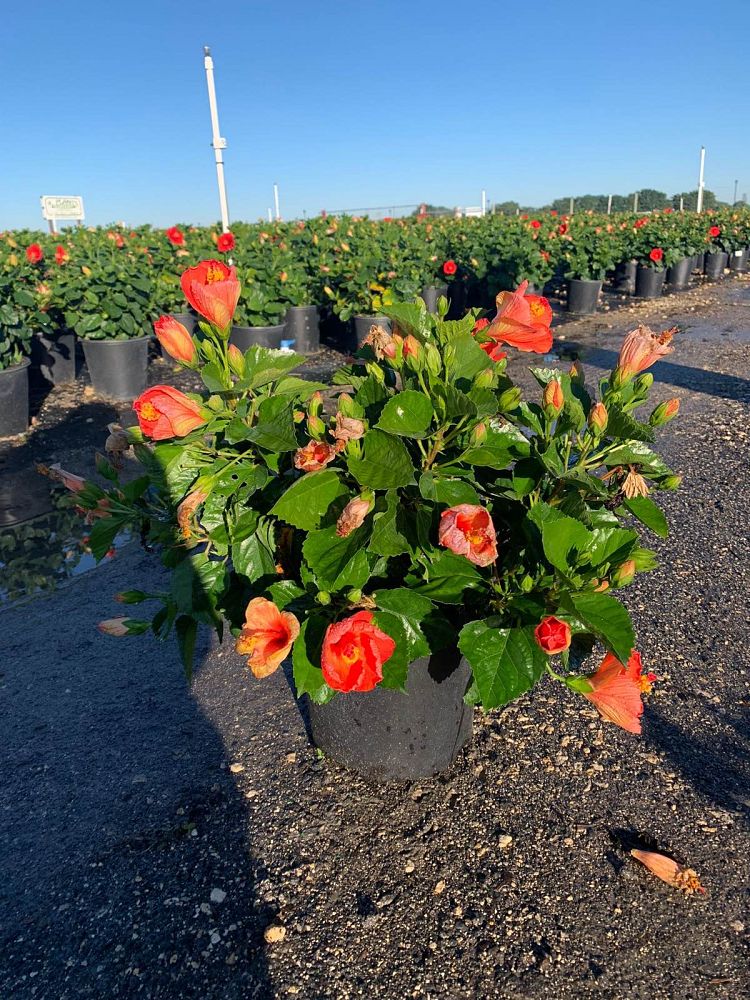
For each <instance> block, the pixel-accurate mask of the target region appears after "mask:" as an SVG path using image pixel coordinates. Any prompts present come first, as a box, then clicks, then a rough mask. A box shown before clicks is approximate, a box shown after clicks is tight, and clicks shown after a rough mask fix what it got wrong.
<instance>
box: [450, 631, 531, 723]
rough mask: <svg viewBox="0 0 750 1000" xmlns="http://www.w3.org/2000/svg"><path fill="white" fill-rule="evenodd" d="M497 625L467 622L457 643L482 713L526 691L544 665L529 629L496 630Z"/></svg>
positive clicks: (504, 703)
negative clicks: (468, 665) (474, 686)
mask: <svg viewBox="0 0 750 1000" xmlns="http://www.w3.org/2000/svg"><path fill="white" fill-rule="evenodd" d="M498 621H499V619H494V618H488V619H486V620H485V621H476V622H469V624H468V625H465V626H464V627H463V629H462V630H461V634H460V636H459V639H458V646H459V649H460V650H461V652H462V653H463V654H464V656H465V657H466V659H467V660H468V661H469V664H470V665H471V669H472V673H473V674H474V683H475V684H476V687H477V691H478V693H479V697H480V699H481V702H482V705H483V706H484V708H486V709H489V708H496V707H497V706H498V705H506V704H507V703H508V702H509V701H512V700H513V699H514V698H517V697H518V696H519V695H521V694H523V693H524V691H528V690H529V689H530V688H531V687H533V685H534V684H535V683H536V682H537V681H538V680H539V678H540V677H541V675H542V673H543V672H544V669H545V666H546V663H547V657H546V655H545V654H544V653H543V652H542V650H541V649H540V648H539V646H538V645H537V643H536V641H535V640H534V633H533V630H532V629H531V628H523V629H522V628H512V629H508V628H498V627H497V623H498Z"/></svg>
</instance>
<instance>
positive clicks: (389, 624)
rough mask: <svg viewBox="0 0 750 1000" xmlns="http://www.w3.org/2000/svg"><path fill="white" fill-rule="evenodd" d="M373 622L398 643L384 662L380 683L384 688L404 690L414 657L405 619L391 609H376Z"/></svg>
mask: <svg viewBox="0 0 750 1000" xmlns="http://www.w3.org/2000/svg"><path fill="white" fill-rule="evenodd" d="M373 622H374V624H375V625H377V627H378V628H380V629H382V630H383V632H385V634H386V635H389V636H390V637H391V639H393V641H394V642H395V643H396V647H395V649H394V650H393V653H392V654H391V656H390V657H389V658H388V659H387V660H386V662H385V663H384V664H383V680H382V681H381V682H380V684H381V686H382V687H384V688H392V689H394V690H396V691H403V690H404V689H405V688H406V678H407V676H408V674H409V664H410V663H411V661H412V659H414V657H412V656H410V655H409V644H408V642H407V639H406V634H405V631H404V620H403V618H399V616H398V615H394V614H391V613H390V612H389V611H376V612H375V614H374V616H373Z"/></svg>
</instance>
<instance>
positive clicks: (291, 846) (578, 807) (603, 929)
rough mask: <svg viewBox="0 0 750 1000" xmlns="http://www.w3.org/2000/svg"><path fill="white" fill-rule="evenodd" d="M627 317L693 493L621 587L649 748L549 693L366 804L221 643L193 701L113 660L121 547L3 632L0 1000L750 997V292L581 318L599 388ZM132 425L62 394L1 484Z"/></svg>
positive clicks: (132, 558)
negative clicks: (110, 427)
mask: <svg viewBox="0 0 750 1000" xmlns="http://www.w3.org/2000/svg"><path fill="white" fill-rule="evenodd" d="M634 319H637V320H641V319H648V320H652V321H653V322H654V324H655V325H658V324H663V325H664V326H666V325H672V324H673V323H679V324H680V327H681V330H682V331H683V332H681V334H680V336H679V337H678V339H677V342H676V343H677V346H676V350H675V353H674V354H673V355H672V356H671V358H670V360H669V362H662V363H660V364H659V365H657V366H656V367H655V368H654V374H655V376H656V379H657V384H656V386H655V394H656V396H657V398H659V399H661V398H668V397H670V396H673V395H677V396H679V397H680V399H681V401H682V412H681V416H680V420H679V421H678V422H677V423H675V424H671V425H669V427H668V428H666V429H665V432H664V434H663V437H662V448H663V451H664V452H665V454H666V457H667V459H668V460H669V461H670V463H671V464H672V465H673V466H674V467H675V468H676V469H678V470H680V471H682V472H684V474H685V486H684V489H683V490H682V492H680V493H677V494H669V495H666V496H664V507H665V509H666V510H667V513H668V515H669V516H670V518H671V521H672V523H673V525H674V526H675V530H674V533H673V535H672V537H671V538H670V539H668V540H666V541H660V540H655V541H654V547H655V548H657V549H658V550H659V553H660V557H661V562H662V568H661V569H660V570H657V571H656V572H655V573H653V574H650V575H644V576H641V577H639V579H638V582H637V585H635V586H634V587H631V588H629V590H628V591H627V595H628V603H629V605H630V608H631V610H632V612H633V616H634V620H635V624H636V628H637V632H638V635H639V646H640V648H641V650H642V651H643V653H644V659H645V661H646V663H647V664H648V666H649V668H651V669H654V670H655V671H656V672H657V673H658V674H659V676H660V683H659V684H658V685H657V687H656V689H655V693H654V694H653V695H652V696H651V698H650V700H649V705H648V707H647V711H646V717H645V718H646V722H645V726H644V734H643V737H642V738H641V739H638V738H634V737H631V736H629V735H628V734H626V733H624V732H621V731H620V730H618V729H615V728H614V727H612V726H609V725H604V724H602V723H601V722H600V721H599V720H598V718H597V716H596V713H595V712H594V711H593V710H589V709H588V707H586V708H582V705H581V702H580V701H575V700H574V698H573V696H572V695H569V696H568V695H566V694H565V693H564V692H559V691H558V690H557V689H555V690H553V688H552V686H551V684H549V683H546V682H542V683H541V684H540V685H539V686H538V687H537V688H536V690H535V691H534V692H533V693H532V694H531V695H529V696H527V697H524V698H523V699H521V700H520V701H518V702H515V703H514V704H513V705H511V706H509V707H508V708H507V709H505V710H504V711H500V712H494V713H491V714H490V715H488V716H484V717H483V716H482V715H481V714H479V713H478V714H477V716H476V725H475V736H474V739H473V740H472V742H471V743H470V744H469V745H468V746H467V748H465V750H464V751H462V753H461V755H460V757H459V759H458V760H457V762H456V763H455V765H454V766H453V768H452V769H451V770H450V771H449V772H448V773H446V774H444V775H441V776H440V777H438V778H435V779H429V780H425V781H422V782H420V783H419V784H418V785H412V786H400V785H388V786H371V785H367V784H365V783H364V782H363V781H361V780H359V779H358V778H357V777H356V776H355V775H352V774H351V773H349V772H347V771H345V770H343V769H341V768H339V767H337V766H336V765H334V764H332V763H330V762H328V761H325V760H322V759H319V756H318V755H317V754H316V752H315V750H314V749H313V748H312V747H311V746H310V744H309V742H308V740H307V737H306V733H305V727H304V724H303V721H302V718H301V716H300V713H299V711H298V709H297V706H296V705H295V702H294V699H293V697H292V694H291V691H290V688H289V686H288V683H287V680H286V678H285V676H284V675H283V674H282V672H279V673H277V674H276V675H274V676H273V677H272V678H270V679H268V680H266V681H264V682H258V681H255V680H254V679H253V678H252V676H251V675H250V674H249V672H248V671H247V670H246V669H245V668H244V667H243V665H242V662H241V660H240V659H238V658H237V657H236V655H235V654H234V653H233V652H232V651H231V650H230V649H229V648H228V647H227V648H225V649H224V650H221V649H219V648H216V647H209V645H208V640H206V641H205V645H204V647H203V649H202V653H201V658H202V666H201V668H200V670H199V671H198V675H197V678H196V680H195V682H194V685H193V688H192V690H191V691H188V690H187V689H186V687H185V685H184V682H183V680H182V674H181V670H180V667H179V665H178V662H177V657H176V655H175V652H174V650H173V649H172V648H171V646H167V647H164V648H160V647H157V646H156V645H155V644H154V643H153V642H150V641H149V640H148V638H147V637H144V638H135V639H129V640H122V641H117V640H110V639H105V638H103V637H101V636H99V635H98V634H97V633H96V632H95V630H94V626H95V623H96V622H97V621H98V620H99V619H101V618H103V617H108V616H110V615H112V614H113V613H116V607H117V606H116V605H114V604H113V603H112V601H111V596H110V595H111V594H112V593H114V592H115V591H116V590H118V589H121V588H122V587H124V586H125V585H130V586H143V585H147V586H154V578H155V576H158V573H159V570H158V569H157V568H156V567H155V565H154V563H153V561H152V560H151V559H150V558H149V557H147V556H146V555H145V554H143V553H142V552H141V551H140V550H139V549H138V548H137V547H135V546H129V547H126V548H125V549H124V550H123V551H122V553H121V554H120V555H119V556H118V557H117V559H115V560H114V561H113V562H111V563H108V564H107V565H104V566H102V567H101V568H100V569H98V570H96V571H94V572H92V573H89V574H87V575H86V576H83V577H81V578H80V579H78V580H76V581H75V582H73V583H71V584H70V585H68V586H66V587H64V588H62V589H60V590H59V591H57V592H56V593H54V594H51V595H47V596H42V597H38V598H36V599H34V600H30V601H27V602H25V603H23V604H21V605H18V606H15V607H11V608H8V609H6V610H5V611H3V612H1V613H0V635H1V636H2V638H1V639H0V645H1V647H2V668H1V669H2V677H1V678H0V685H1V690H2V700H1V701H0V705H1V706H2V709H1V710H2V722H1V723H0V725H1V726H2V729H1V730H0V732H1V735H2V738H1V739H0V745H1V746H2V754H3V758H4V760H3V767H2V771H1V772H0V773H1V774H2V778H0V806H1V808H2V816H3V822H2V824H1V825H0V857H1V858H2V862H3V870H4V877H3V879H2V882H1V883H0V997H3V998H6V997H7V998H9V1000H10V998H13V1000H27V998H38V1000H68V998H78V997H97V998H98V997H145V998H151V997H153V998H183V997H185V998H193V997H195V998H199V997H200V998H206V1000H209V998H211V1000H213V998H221V1000H224V998H226V1000H233V998H242V1000H246V998H252V997H257V998H261V1000H263V998H276V997H281V998H283V997H292V996H298V997H300V998H304V1000H318V998H321V1000H323V998H326V1000H328V998H330V1000H344V998H349V997H368V998H377V1000H380V998H382V1000H400V998H402V997H425V998H438V997H439V998H446V1000H462V998H467V1000H468V998H477V997H478V998H522V997H523V998H545V1000H547V998H549V1000H558V998H559V1000H566V998H570V1000H586V998H589V997H591V998H606V1000H630V998H644V1000H645V998H655V1000H659V998H696V1000H698V998H701V1000H702V998H706V997H708V998H714V997H716V998H731V1000H735V998H738V997H741V996H746V995H748V992H749V991H750V973H749V972H748V969H749V967H750V963H749V962H748V958H749V953H750V948H748V932H749V931H750V914H749V913H748V909H747V890H748V885H750V878H749V875H750V862H749V860H748V857H749V855H750V851H749V848H750V838H749V837H748V820H749V819H750V816H749V813H750V783H749V781H748V778H749V776H750V775H749V772H750V755H749V754H748V749H749V747H748V729H749V725H748V723H749V721H750V719H749V715H750V684H749V679H748V668H747V661H746V656H745V650H746V648H747V646H748V642H749V641H750V599H749V598H748V584H749V583H750V580H749V579H748V569H747V556H746V553H747V544H748V524H750V491H749V490H748V485H747V484H748V453H749V449H748V426H749V424H748V408H749V407H750V285H749V284H746V283H744V282H733V283H731V284H728V285H726V286H722V287H719V288H714V289H711V290H709V291H704V290H702V289H701V290H696V291H694V292H689V293H687V294H686V295H684V296H681V297H679V298H674V299H665V300H662V301H660V302H658V303H654V304H650V303H644V304H641V305H639V306H636V307H633V308H629V309H627V310H624V311H621V312H617V313H612V314H610V315H609V316H603V317H600V316H597V317H592V318H591V319H587V320H584V321H580V322H577V323H571V324H566V325H565V327H564V328H563V330H562V331H561V334H562V337H564V339H559V340H558V350H560V352H561V353H567V352H569V351H571V352H579V353H580V354H581V355H582V356H583V358H584V363H585V366H586V369H587V373H588V376H589V379H590V380H591V381H593V379H594V378H595V377H596V376H597V374H598V373H599V370H600V368H601V367H603V366H609V365H610V364H611V360H612V352H614V351H616V349H617V345H618V344H619V342H620V338H621V336H622V334H623V333H624V332H625V331H626V330H627V329H628V328H629V327H630V326H632V325H633V320H634ZM321 360H323V361H325V362H326V363H328V362H330V360H331V359H321ZM152 367H153V368H154V369H160V370H158V371H155V372H154V373H153V377H154V379H155V380H157V381H163V380H164V372H165V371H166V372H169V368H168V367H166V366H163V365H158V366H152ZM320 370H321V371H322V370H323V368H322V367H321V368H320ZM113 413H114V409H113V408H112V407H110V406H108V404H106V403H103V402H101V401H97V400H95V399H92V398H88V397H84V396H83V385H82V383H81V384H80V385H79V386H78V388H77V389H76V391H74V392H65V393H63V392H60V391H57V390H56V391H55V392H54V393H52V394H51V396H49V397H48V398H47V400H46V401H45V402H44V405H43V406H42V408H41V411H40V413H39V422H38V424H37V427H36V429H35V431H34V433H33V434H32V435H30V436H29V438H28V440H26V441H21V442H18V443H16V444H15V446H13V447H11V446H8V447H6V448H5V449H4V451H3V452H2V455H1V456H0V461H3V462H4V468H5V470H6V472H7V473H11V474H14V475H15V474H20V473H21V472H23V470H24V469H25V468H28V467H29V465H30V464H31V463H32V462H33V461H38V460H46V461H50V460H54V459H57V460H60V461H62V462H63V463H64V464H66V465H70V466H71V467H77V468H79V469H80V468H81V467H82V465H81V462H82V460H83V458H84V456H85V449H87V448H89V447H90V446H91V444H99V443H100V442H101V432H102V425H103V423H104V422H105V418H106V419H111V416H112V414H113ZM89 420H90V421H91V422H87V421H89ZM56 424H57V429H56ZM86 458H87V461H88V457H87V456H86ZM633 845H639V846H656V847H659V848H664V849H667V850H669V851H670V852H673V853H674V854H675V856H676V857H678V858H679V859H680V860H683V861H685V862H687V863H689V864H690V865H691V866H692V867H694V868H695V869H696V870H697V871H698V872H699V874H700V876H701V879H702V881H703V884H704V885H705V886H706V888H707V890H708V891H707V893H706V894H705V895H702V896H701V895H696V896H691V897H686V896H683V895H681V894H679V893H677V892H676V891H675V890H672V889H670V888H668V887H667V886H665V885H663V884H662V883H660V882H658V881H657V880H655V879H654V878H653V877H652V876H650V875H649V874H648V873H647V872H646V871H645V870H643V869H642V868H640V867H639V866H637V864H636V863H635V862H634V861H632V859H630V858H629V857H628V854H627V850H628V848H629V847H631V846H633ZM269 939H270V940H269Z"/></svg>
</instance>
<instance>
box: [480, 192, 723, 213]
mask: <svg viewBox="0 0 750 1000" xmlns="http://www.w3.org/2000/svg"><path fill="white" fill-rule="evenodd" d="M735 200H736V199H735ZM486 214H487V192H486V191H482V215H486Z"/></svg>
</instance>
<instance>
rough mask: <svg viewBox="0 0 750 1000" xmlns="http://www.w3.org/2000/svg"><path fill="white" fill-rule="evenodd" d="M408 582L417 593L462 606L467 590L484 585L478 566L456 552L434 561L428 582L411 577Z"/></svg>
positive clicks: (448, 553) (443, 602)
mask: <svg viewBox="0 0 750 1000" xmlns="http://www.w3.org/2000/svg"><path fill="white" fill-rule="evenodd" d="M406 582H407V583H408V585H409V586H410V587H411V589H412V590H413V591H414V592H415V593H417V594H421V595H422V596H423V597H429V598H431V599H432V600H433V601H439V602H440V603H442V604H461V603H462V602H463V599H464V591H465V590H474V589H476V588H478V587H481V586H482V585H483V584H484V580H483V579H482V577H481V576H480V574H479V570H478V569H477V568H476V566H475V565H474V564H473V563H470V562H469V560H468V559H466V558H464V556H457V555H456V554H455V553H454V552H441V553H440V555H438V556H437V558H436V559H435V560H434V561H433V563H432V566H431V567H430V570H429V575H428V577H427V579H426V580H424V581H422V580H419V579H418V578H413V577H410V578H409V579H408V580H407V581H406Z"/></svg>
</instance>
